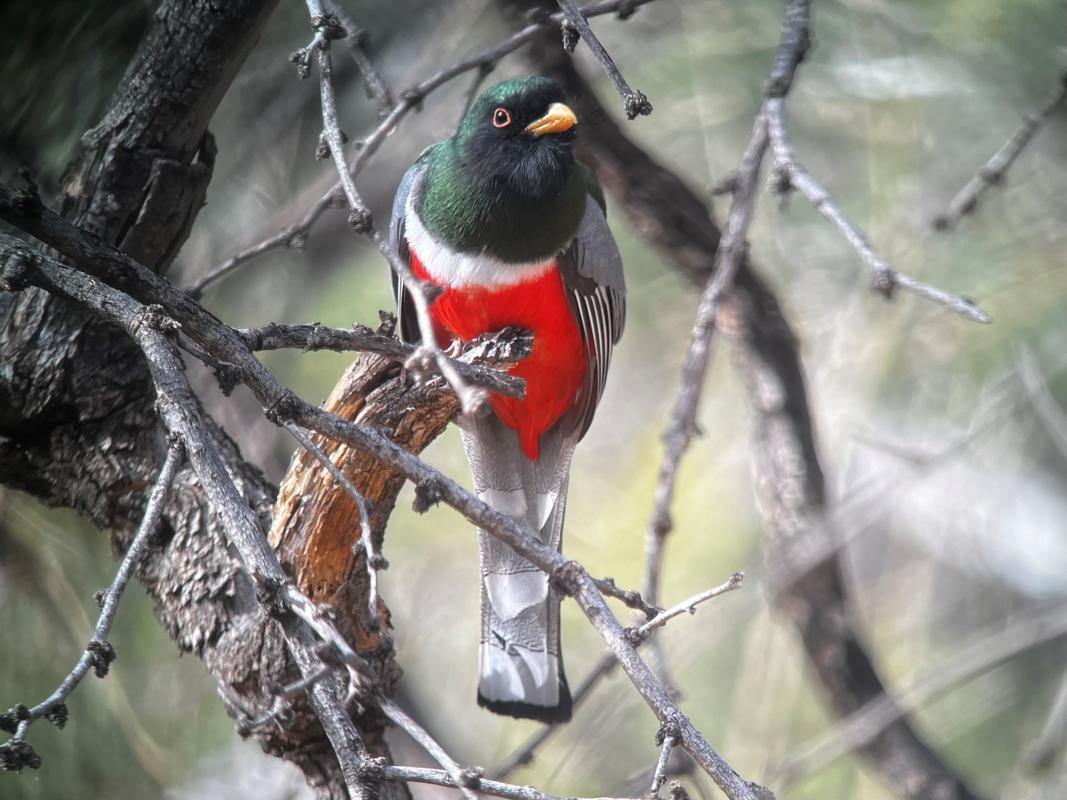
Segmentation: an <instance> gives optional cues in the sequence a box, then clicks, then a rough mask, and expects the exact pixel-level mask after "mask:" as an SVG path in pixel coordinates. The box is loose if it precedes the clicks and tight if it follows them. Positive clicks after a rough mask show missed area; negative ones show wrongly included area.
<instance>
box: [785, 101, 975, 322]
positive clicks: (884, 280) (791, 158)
mask: <svg viewBox="0 0 1067 800" xmlns="http://www.w3.org/2000/svg"><path fill="white" fill-rule="evenodd" d="M766 108H767V121H768V126H769V130H770V135H771V148H772V149H773V152H774V162H775V168H776V169H777V170H778V171H779V172H780V173H781V175H782V176H783V181H782V183H783V184H784V185H785V186H786V187H787V188H788V189H796V190H797V191H799V192H800V193H801V194H802V195H804V196H805V197H806V198H807V199H808V200H809V201H810V202H811V204H812V205H813V206H815V210H816V211H818V212H819V213H820V214H822V215H823V216H824V217H826V219H827V220H829V222H830V224H832V225H833V226H834V227H835V228H837V229H838V231H840V232H841V235H842V236H844V237H845V240H846V241H847V242H848V243H849V245H851V246H852V249H853V250H855V251H856V254H857V255H858V256H859V257H860V259H861V260H862V261H863V263H864V264H866V265H867V267H868V268H869V269H870V271H871V280H872V288H873V289H874V290H875V291H877V292H880V293H882V294H883V295H885V296H886V297H892V295H893V290H894V289H896V288H898V287H899V288H901V289H905V290H907V291H909V292H911V293H912V294H916V295H918V296H919V297H923V298H925V299H927V300H930V301H932V302H934V303H937V304H938V305H941V306H944V307H945V308H947V309H948V310H949V311H952V312H954V313H956V314H959V315H960V316H962V317H964V318H965V319H969V320H971V321H972V322H982V323H989V322H992V321H993V320H992V318H991V317H990V316H989V315H988V314H986V313H985V312H984V311H982V310H981V309H980V308H979V307H978V306H977V305H976V304H975V303H974V302H973V301H971V300H968V299H967V298H966V297H960V296H959V295H955V294H952V293H951V292H946V291H945V290H943V289H939V288H937V287H936V286H931V285H929V284H927V283H924V282H923V281H920V280H918V279H916V278H913V277H911V276H910V275H906V274H904V273H903V272H897V271H896V270H894V269H893V268H892V267H890V266H889V264H888V263H886V261H885V259H883V258H882V257H881V256H880V255H878V253H877V252H876V251H875V250H874V248H873V247H871V245H870V243H869V242H868V241H867V237H866V236H864V235H863V233H862V232H861V231H860V230H859V229H858V228H856V227H855V226H854V225H853V224H852V223H851V222H849V220H848V219H847V218H846V217H845V215H844V212H842V211H841V209H840V207H839V206H838V205H837V203H835V202H834V199H833V198H832V197H831V196H830V193H829V192H827V191H826V189H824V188H823V187H822V186H821V185H820V184H819V183H818V181H816V180H815V179H814V178H813V177H812V176H811V175H810V174H808V173H807V172H806V171H805V170H804V168H803V167H802V166H801V165H800V164H799V162H798V161H797V160H796V156H795V155H794V154H793V149H792V147H791V146H790V145H789V139H788V136H787V133H786V127H785V100H784V99H782V98H774V99H770V100H768V102H767V106H766Z"/></svg>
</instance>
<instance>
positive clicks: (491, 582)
mask: <svg viewBox="0 0 1067 800" xmlns="http://www.w3.org/2000/svg"><path fill="white" fill-rule="evenodd" d="M576 124H577V119H576V117H575V115H574V112H573V111H571V109H570V108H568V107H567V105H566V104H565V103H564V97H563V93H562V92H561V91H560V89H559V87H558V86H556V85H555V84H554V83H553V82H552V81H550V80H548V79H547V78H542V77H531V78H520V79H514V80H508V81H504V82H503V83H499V84H497V85H496V86H493V87H491V88H489V89H487V90H486V91H485V92H484V93H483V94H482V95H481V96H480V97H479V98H478V99H477V100H476V101H475V102H474V103H473V105H472V106H471V108H470V111H469V112H468V113H467V114H466V115H465V116H464V118H463V120H462V122H461V123H460V125H459V128H458V129H457V131H456V134H455V135H454V136H453V137H452V138H451V139H447V140H445V141H443V142H438V143H437V144H435V145H432V146H431V147H429V148H427V149H426V150H425V151H424V152H423V153H422V155H421V156H420V157H419V159H418V160H417V161H416V162H415V164H414V165H413V166H412V167H411V168H410V169H409V170H408V171H407V173H406V174H405V175H404V178H403V180H402V181H401V183H400V188H399V189H398V190H397V193H396V199H395V201H394V203H393V218H392V226H391V242H392V246H393V248H394V249H395V251H396V252H397V253H398V254H399V255H400V257H401V258H403V259H406V260H407V262H408V263H409V264H410V266H411V269H412V271H413V272H414V274H415V275H416V276H418V277H419V278H422V279H424V280H426V281H429V282H431V283H433V284H436V285H437V286H439V287H441V289H442V292H441V293H440V294H439V296H438V297H437V299H436V300H435V302H434V303H433V305H432V307H431V310H430V314H431V317H432V319H433V322H434V327H435V331H434V334H435V336H436V337H437V343H438V345H439V346H441V347H444V346H446V345H448V344H450V343H451V342H453V341H454V340H456V339H459V340H462V341H470V340H472V339H475V338H477V337H478V336H480V335H481V334H484V333H488V332H492V331H498V330H500V329H502V328H505V327H514V328H522V329H526V330H529V331H532V333H533V337H534V338H533V349H532V352H531V354H530V357H529V358H527V359H526V360H524V361H522V362H521V363H520V364H518V365H517V366H516V367H514V368H513V369H512V370H511V372H512V374H514V375H518V376H520V377H522V378H523V379H525V381H526V397H525V399H523V400H515V399H512V398H508V397H504V396H502V395H495V394H494V395H491V396H490V400H489V405H490V407H491V409H492V413H489V414H487V415H482V416H475V415H471V416H468V417H465V418H463V419H462V420H461V421H460V428H461V431H462V436H463V444H464V447H465V448H466V453H467V459H468V461H469V462H470V466H471V471H472V473H473V476H474V489H475V491H476V492H477V494H478V496H479V497H480V498H481V499H482V500H484V501H485V502H487V503H488V504H489V505H491V506H492V507H493V508H495V509H497V510H498V511H500V512H502V513H505V514H509V515H512V516H514V517H518V518H520V519H523V520H525V521H526V522H527V523H528V524H529V526H530V528H531V529H532V530H533V531H534V532H536V534H537V535H538V536H539V537H540V538H541V540H542V541H544V542H546V543H547V544H549V545H551V546H552V547H555V548H559V547H560V546H561V543H562V534H563V516H564V508H565V506H566V499H567V479H568V473H569V471H570V465H571V456H572V454H573V452H574V447H575V445H576V444H577V443H578V442H579V441H580V440H581V438H582V436H583V435H584V434H585V432H586V430H587V429H588V428H589V423H590V422H591V421H592V418H593V414H594V412H595V410H596V406H597V403H598V402H599V400H600V396H601V393H602V392H603V390H604V381H605V379H606V377H607V371H608V364H609V362H610V360H611V350H612V347H613V346H614V345H615V344H616V343H617V342H618V340H619V337H620V335H621V334H622V329H623V321H624V317H625V310H626V304H625V295H626V286H625V283H624V281H623V271H622V261H621V259H620V257H619V251H618V248H617V247H616V245H615V241H614V239H613V238H612V236H611V231H610V230H609V229H608V225H607V222H606V220H605V216H604V214H605V206H604V194H603V192H602V191H601V189H600V186H599V185H598V184H597V182H596V179H595V178H594V176H593V174H592V172H591V171H590V170H589V169H588V168H587V167H586V166H585V165H584V164H582V163H581V162H579V161H577V160H576V159H575V156H574V152H573V149H572V142H573V140H574V135H575V126H576ZM393 280H394V288H395V289H396V292H397V305H398V309H399V317H400V319H399V328H400V331H401V334H402V336H404V338H405V339H407V340H409V341H416V340H418V338H419V331H418V325H417V323H416V319H415V313H414V309H413V307H412V305H411V298H410V297H408V296H407V294H406V292H405V290H404V287H403V286H402V285H400V284H398V282H397V280H396V278H395V276H394V279H393ZM479 545H480V551H481V579H482V584H481V601H482V630H481V651H480V664H479V669H480V679H479V682H478V702H479V704H481V705H482V706H485V707H487V708H489V709H490V710H492V711H495V712H498V713H502V714H509V715H511V716H515V717H528V718H533V719H539V720H544V721H562V720H566V719H569V718H570V713H571V697H570V692H569V691H568V688H567V680H566V677H565V676H564V673H563V664H562V662H561V659H560V643H559V635H560V631H559V627H560V626H559V605H560V599H561V598H560V596H559V594H558V592H557V591H556V590H555V589H554V588H553V587H552V586H550V585H549V581H548V577H547V576H546V575H545V573H543V572H542V571H540V570H539V569H537V568H536V567H534V566H533V565H532V564H531V563H530V562H528V561H527V560H526V559H524V558H522V557H521V556H519V555H517V554H516V553H515V552H514V551H513V550H512V549H511V548H510V547H509V546H508V545H506V544H503V543H502V542H500V541H499V540H497V539H494V538H493V537H492V536H489V535H488V534H486V533H485V532H482V531H480V532H479Z"/></svg>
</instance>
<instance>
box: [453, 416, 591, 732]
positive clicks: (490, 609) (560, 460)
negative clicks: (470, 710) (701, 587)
mask: <svg viewBox="0 0 1067 800" xmlns="http://www.w3.org/2000/svg"><path fill="white" fill-rule="evenodd" d="M463 444H464V446H465V447H466V450H467V459H468V460H469V461H470V465H471V472H472V473H473V476H474V489H475V491H476V492H477V494H478V496H479V497H480V498H481V499H482V500H484V501H485V502H487V503H489V505H491V506H492V507H493V508H495V509H496V510H497V511H500V512H502V513H505V514H509V515H511V516H514V517H518V518H520V519H525V520H526V521H527V522H528V523H529V524H530V527H531V528H533V530H535V531H538V532H539V534H540V538H541V540H542V541H543V542H545V543H546V544H548V545H550V546H552V547H554V548H556V549H557V550H558V549H560V547H561V545H562V543H563V518H564V513H565V510H566V504H567V475H568V473H569V471H570V462H571V455H572V454H573V452H574V443H573V442H572V441H568V440H567V439H565V438H564V437H563V436H562V435H561V434H559V433H557V432H555V431H549V432H548V433H546V434H545V435H544V436H543V437H542V440H541V454H540V458H539V459H538V460H537V461H530V460H529V459H527V458H526V457H525V456H524V455H523V454H522V451H521V449H520V448H519V440H518V436H517V435H516V433H515V432H514V431H513V430H511V429H509V428H506V427H505V426H504V425H503V424H501V423H500V421H499V420H498V419H497V418H496V417H495V416H494V415H490V416H489V417H486V418H484V419H478V420H469V421H467V422H466V423H465V424H464V430H463ZM478 543H479V546H480V550H481V564H482V568H481V576H482V585H481V596H482V643H481V651H480V657H479V681H478V704H479V705H481V706H484V707H486V708H488V709H489V710H490V711H494V712H496V713H498V714H507V715H508V716H512V717H522V718H527V719H537V720H541V721H543V722H564V721H566V720H568V719H570V716H571V695H570V690H569V689H568V688H567V678H566V676H565V675H564V672H563V660H562V656H561V653H560V626H559V606H560V600H561V599H562V598H561V596H560V594H559V593H558V592H557V591H556V590H555V589H553V588H552V587H551V586H549V582H548V576H547V575H545V573H544V572H542V571H541V570H539V569H538V568H537V567H535V566H534V565H533V564H531V563H530V562H529V561H527V560H526V559H525V558H523V557H522V556H519V555H518V554H516V553H515V551H514V550H512V549H511V548H510V547H509V546H508V545H506V544H504V543H503V542H501V541H499V540H498V539H495V538H494V537H492V536H490V535H488V534H487V533H485V532H484V531H481V530H479V531H478Z"/></svg>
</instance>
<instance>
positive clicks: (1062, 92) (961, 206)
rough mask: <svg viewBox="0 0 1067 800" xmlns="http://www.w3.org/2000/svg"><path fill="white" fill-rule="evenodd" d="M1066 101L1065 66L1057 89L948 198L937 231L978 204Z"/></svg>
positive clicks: (949, 226) (952, 225)
mask: <svg viewBox="0 0 1067 800" xmlns="http://www.w3.org/2000/svg"><path fill="white" fill-rule="evenodd" d="M1065 102H1067V68H1064V69H1063V70H1061V71H1060V74H1059V79H1058V81H1057V86H1056V90H1055V91H1054V92H1053V93H1052V95H1051V96H1050V97H1049V99H1048V100H1047V101H1046V102H1045V104H1044V105H1042V106H1041V107H1040V108H1039V109H1037V110H1036V111H1034V112H1033V113H1031V114H1027V115H1026V116H1024V117H1023V121H1022V124H1021V125H1019V127H1018V128H1017V129H1016V130H1015V132H1014V133H1013V134H1012V135H1011V137H1010V138H1009V139H1008V141H1006V142H1004V144H1002V145H1001V146H1000V149H999V150H997V152H995V153H994V154H993V155H992V156H991V157H990V159H989V160H988V161H987V162H985V163H984V164H983V165H982V166H981V167H979V168H978V172H976V173H975V175H974V177H973V178H971V179H970V180H969V181H967V183H966V184H964V186H963V188H962V189H960V190H959V192H957V193H956V196H955V197H953V198H952V200H950V201H949V204H948V208H947V209H946V210H945V212H944V213H943V214H939V215H937V216H936V217H934V220H933V226H934V228H935V229H936V230H939V231H947V230H951V229H952V228H955V227H956V225H958V224H959V222H960V220H962V219H963V218H964V217H965V216H967V215H968V214H970V213H971V212H972V211H974V209H975V208H977V207H978V201H979V199H981V197H982V195H983V194H984V193H985V192H986V190H988V189H992V188H993V187H996V186H1001V185H1002V184H1003V183H1004V179H1005V177H1006V175H1007V173H1008V170H1009V169H1011V165H1012V164H1014V163H1015V159H1017V158H1018V157H1019V156H1020V154H1021V153H1022V152H1023V150H1025V149H1026V146H1027V145H1028V144H1030V140H1031V139H1033V138H1034V135H1035V134H1036V133H1037V132H1038V130H1039V129H1040V128H1041V126H1042V125H1043V124H1044V123H1045V121H1046V120H1048V118H1049V117H1051V116H1052V114H1053V113H1054V112H1055V111H1056V109H1058V108H1060V106H1062V105H1063V104H1064V103H1065Z"/></svg>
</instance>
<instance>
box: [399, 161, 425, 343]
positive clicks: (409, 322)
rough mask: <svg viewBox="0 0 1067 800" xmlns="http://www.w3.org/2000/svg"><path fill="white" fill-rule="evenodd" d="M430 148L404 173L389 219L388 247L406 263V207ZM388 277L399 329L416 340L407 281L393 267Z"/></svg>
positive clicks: (406, 337)
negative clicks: (391, 286) (390, 282)
mask: <svg viewBox="0 0 1067 800" xmlns="http://www.w3.org/2000/svg"><path fill="white" fill-rule="evenodd" d="M429 151H430V148H427V149H426V150H424V151H423V153H422V155H420V156H419V157H418V159H416V161H415V163H414V164H412V165H411V167H410V168H409V169H408V171H407V172H405V173H404V177H403V178H401V179H400V185H399V186H398V187H397V189H396V196H395V197H394V198H393V217H392V220H391V221H390V223H389V247H390V249H391V250H392V251H393V252H394V253H396V254H397V256H399V257H400V259H401V260H402V261H403V262H404V263H405V264H410V263H411V250H410V249H409V248H408V241H407V237H406V236H405V235H404V216H405V210H406V208H407V203H408V196H409V195H410V194H411V191H412V188H413V187H414V186H415V184H416V182H417V181H418V180H419V178H421V177H422V174H423V172H424V171H425V169H426V154H427V153H429ZM389 279H390V281H392V285H393V297H395V298H396V329H397V332H398V333H399V335H400V338H401V339H403V340H404V341H405V342H417V341H418V340H419V324H418V320H417V319H416V317H415V307H414V305H413V304H412V302H411V297H409V296H408V293H407V290H406V289H405V288H404V284H403V283H401V282H400V277H399V276H398V275H397V274H396V272H395V271H393V270H392V269H390V270H389Z"/></svg>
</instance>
